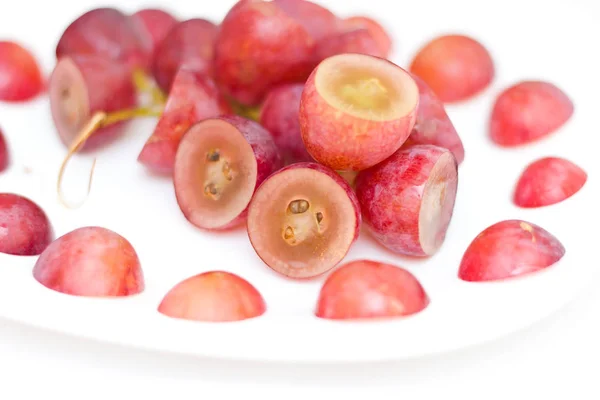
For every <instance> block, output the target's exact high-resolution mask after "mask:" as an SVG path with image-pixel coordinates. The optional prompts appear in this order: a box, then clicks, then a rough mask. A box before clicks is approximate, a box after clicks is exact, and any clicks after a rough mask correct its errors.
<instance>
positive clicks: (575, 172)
mask: <svg viewBox="0 0 600 400" xmlns="http://www.w3.org/2000/svg"><path fill="white" fill-rule="evenodd" d="M586 181H587V173H586V172H585V171H584V170H583V169H581V168H580V167H579V166H577V165H575V164H574V163H572V162H571V161H569V160H566V159H564V158H560V157H544V158H540V159H539V160H536V161H534V162H532V163H531V164H529V165H528V166H527V167H526V168H525V170H524V171H523V173H522V174H521V177H520V178H519V181H518V182H517V186H516V188H515V192H514V196H513V201H514V203H515V204H516V205H517V206H519V207H523V208H536V207H544V206H549V205H552V204H557V203H560V202H562V201H564V200H566V199H568V198H570V197H571V196H573V195H574V194H575V193H577V192H579V190H581V188H582V187H583V185H585V183H586Z"/></svg>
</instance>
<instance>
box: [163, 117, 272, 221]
mask: <svg viewBox="0 0 600 400" xmlns="http://www.w3.org/2000/svg"><path fill="white" fill-rule="evenodd" d="M281 164H282V161H281V157H280V155H279V152H278V149H277V147H276V145H275V142H274V141H273V138H272V137H271V135H270V134H269V132H267V131H266V130H265V129H264V128H263V127H262V126H260V125H259V124H257V123H256V122H254V121H250V120H247V119H244V118H242V117H238V116H225V117H220V118H209V119H205V120H204V121H201V122H199V123H197V124H195V125H193V126H192V127H191V128H190V129H189V130H188V131H187V133H186V134H185V135H184V136H183V139H182V140H181V144H180V146H179V149H178V151H177V156H176V158H175V169H174V174H173V181H174V185H175V194H176V197H177V202H178V204H179V207H180V208H181V211H182V212H183V214H184V216H185V217H186V218H187V219H188V220H189V221H190V222H191V223H192V224H193V225H195V226H197V227H198V228H202V229H209V230H216V229H229V228H233V227H236V226H238V225H240V224H241V223H242V222H243V221H244V220H245V217H246V214H247V208H248V203H250V200H251V199H252V196H253V194H254V191H255V190H256V188H257V187H258V186H259V185H260V184H261V183H262V181H263V180H264V179H265V178H266V177H267V176H269V175H270V174H272V173H273V172H274V171H276V170H278V169H279V168H280V167H281Z"/></svg>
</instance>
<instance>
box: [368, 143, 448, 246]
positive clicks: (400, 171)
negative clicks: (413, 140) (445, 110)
mask: <svg viewBox="0 0 600 400" xmlns="http://www.w3.org/2000/svg"><path fill="white" fill-rule="evenodd" d="M457 187H458V164H457V162H456V158H455V157H454V155H453V154H452V152H450V151H449V150H448V149H444V148H441V147H438V146H433V145H415V146H410V147H408V148H404V149H401V150H399V151H398V152H396V153H395V154H394V155H393V156H391V157H389V158H388V159H386V160H385V161H384V162H382V163H380V164H378V165H376V166H374V167H372V168H369V169H367V170H364V171H361V172H360V173H359V174H358V176H357V177H356V195H357V197H358V201H359V202H360V206H361V210H362V214H363V218H364V221H365V224H366V226H367V228H368V229H369V231H370V232H371V233H372V234H373V236H374V238H375V239H376V240H377V241H378V242H379V243H380V244H382V245H383V246H384V247H386V248H387V249H389V250H391V251H392V252H395V253H398V254H404V255H408V256H413V257H426V256H431V255H433V254H434V253H436V252H437V251H438V250H439V248H440V247H441V246H442V244H443V243H444V240H445V238H446V231H447V230H448V226H449V225H450V221H451V219H452V214H453V212H454V202H455V199H456V191H457Z"/></svg>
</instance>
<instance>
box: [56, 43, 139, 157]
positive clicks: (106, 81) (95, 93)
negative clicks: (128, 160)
mask: <svg viewBox="0 0 600 400" xmlns="http://www.w3.org/2000/svg"><path fill="white" fill-rule="evenodd" d="M49 94H50V109H51V112H52V119H53V121H54V126H55V127H56V130H57V131H58V135H59V137H60V139H61V141H62V142H63V144H64V145H65V146H67V147H69V146H71V145H73V143H75V141H76V139H77V137H78V135H80V133H81V131H82V129H83V128H84V126H85V125H86V124H88V123H89V122H90V120H91V118H92V117H93V116H94V115H95V114H96V113H98V112H102V113H111V112H117V111H121V110H125V109H130V108H132V107H135V105H136V103H137V97H136V91H135V87H134V84H133V80H132V76H131V71H130V70H129V69H128V68H127V67H126V66H125V65H124V64H122V63H119V62H116V61H112V60H110V59H107V58H104V57H100V56H97V55H74V56H65V57H61V58H60V59H59V60H58V63H57V64H56V66H55V67H54V70H53V72H52V75H51V77H50V86H49ZM122 128H123V124H112V125H110V126H106V127H104V128H100V129H97V130H96V131H95V132H94V133H93V134H92V135H91V136H90V137H88V138H87V139H86V140H85V144H82V145H81V146H80V147H79V149H80V150H82V149H84V148H85V149H89V148H93V147H96V146H98V145H100V144H104V143H106V142H107V141H108V140H112V139H114V138H115V136H116V135H117V134H119V133H120V132H121V130H122Z"/></svg>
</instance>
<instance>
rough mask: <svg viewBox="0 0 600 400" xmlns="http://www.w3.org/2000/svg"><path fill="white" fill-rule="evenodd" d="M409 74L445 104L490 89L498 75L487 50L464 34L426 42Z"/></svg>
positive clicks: (468, 97) (413, 62) (414, 60)
mask: <svg viewBox="0 0 600 400" xmlns="http://www.w3.org/2000/svg"><path fill="white" fill-rule="evenodd" d="M410 72H412V73H413V74H415V75H417V76H419V77H420V78H421V79H423V80H424V81H425V82H426V83H427V84H428V85H429V87H430V88H431V89H433V91H434V92H435V93H436V95H437V96H438V97H439V98H440V100H442V101H443V102H445V103H451V102H459V101H463V100H467V99H470V98H472V97H474V96H475V95H477V94H478V93H480V92H481V91H483V90H484V89H485V88H487V87H489V86H490V84H491V82H492V80H493V79H494V76H495V73H496V71H495V67H494V61H493V60H492V57H491V55H490V53H489V52H488V51H487V49H486V48H485V47H484V46H483V45H482V44H481V43H479V42H478V41H477V40H475V39H473V38H471V37H468V36H464V35H445V36H440V37H438V38H435V39H434V40H432V41H431V42H429V43H427V44H426V45H425V46H424V47H423V48H421V49H420V50H419V51H418V53H417V55H416V56H415V58H414V59H413V61H412V63H411V65H410Z"/></svg>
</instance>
